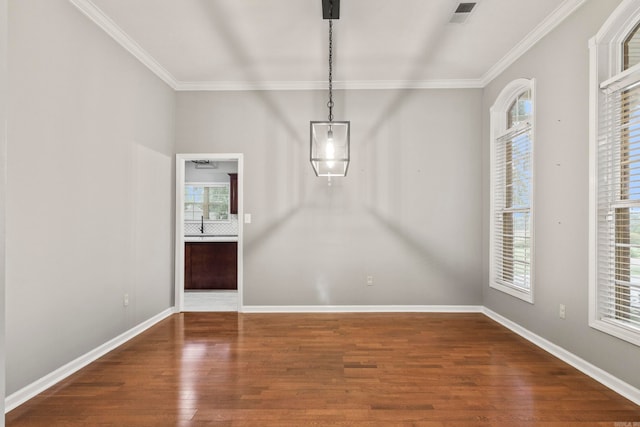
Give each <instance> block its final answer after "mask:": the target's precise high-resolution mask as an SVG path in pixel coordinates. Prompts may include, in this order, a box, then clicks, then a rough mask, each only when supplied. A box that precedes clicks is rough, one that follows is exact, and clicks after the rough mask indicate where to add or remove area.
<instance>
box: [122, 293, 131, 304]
mask: <svg viewBox="0 0 640 427" xmlns="http://www.w3.org/2000/svg"><path fill="white" fill-rule="evenodd" d="M122 305H124V306H125V307H126V306H128V305H129V294H124V297H123V298H122Z"/></svg>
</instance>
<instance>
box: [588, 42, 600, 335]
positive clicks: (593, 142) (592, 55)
mask: <svg viewBox="0 0 640 427" xmlns="http://www.w3.org/2000/svg"><path fill="white" fill-rule="evenodd" d="M599 87H600V84H599V83H598V44H597V42H596V38H595V37H593V38H592V39H591V40H589V229H588V231H589V280H588V285H589V310H588V311H589V326H593V321H594V319H597V317H598V282H597V277H598V276H597V274H598V268H597V261H598V250H597V247H598V237H597V236H598V206H597V205H598V201H597V200H598V180H597V174H598V160H597V153H598V136H597V134H598V121H599V114H598V105H599V102H598V98H599V96H600V93H599V92H600V91H599Z"/></svg>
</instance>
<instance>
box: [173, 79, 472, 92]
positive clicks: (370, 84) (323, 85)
mask: <svg viewBox="0 0 640 427" xmlns="http://www.w3.org/2000/svg"><path fill="white" fill-rule="evenodd" d="M482 87H483V84H482V82H481V81H480V80H479V79H457V80H456V79H451V80H448V79H441V80H367V81H335V82H333V88H334V89H338V90H386V89H481V88H482ZM175 89H176V90H178V91H256V90H267V91H269V90H327V82H320V81H272V82H241V81H239V82H178V83H177V85H176V87H175Z"/></svg>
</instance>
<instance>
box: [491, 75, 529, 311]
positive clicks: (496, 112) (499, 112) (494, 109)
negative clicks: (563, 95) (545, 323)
mask: <svg viewBox="0 0 640 427" xmlns="http://www.w3.org/2000/svg"><path fill="white" fill-rule="evenodd" d="M535 87H536V80H535V79H516V80H513V81H512V82H510V83H509V84H507V85H506V86H505V87H504V89H502V91H501V92H500V94H499V95H498V97H497V98H496V101H495V102H494V103H493V105H492V106H491V109H490V118H489V120H490V124H489V126H490V129H489V138H490V144H489V145H490V148H489V153H490V154H489V156H490V157H489V159H490V163H491V167H490V177H489V181H490V184H489V185H490V189H489V191H490V197H489V201H490V212H489V215H490V217H489V287H490V288H491V289H496V290H499V291H501V292H504V293H506V294H508V295H511V296H512V297H515V298H519V299H521V300H523V301H526V302H528V303H530V304H533V303H534V288H535V268H534V267H535V197H536V193H535V177H536V161H535V145H536V143H535V140H536V136H535V130H536V127H535V123H536V110H537V108H536V90H535ZM528 90H530V91H531V105H532V106H533V111H532V113H531V130H530V132H531V174H532V177H533V178H532V180H531V201H530V206H529V215H530V227H531V249H530V254H531V256H530V273H529V274H530V278H529V284H530V287H529V289H521V288H516V287H513V286H508V285H506V284H503V283H500V282H499V281H498V280H496V278H495V277H494V272H495V257H494V254H495V241H494V236H495V224H494V217H495V203H494V188H495V179H496V178H495V168H494V163H495V162H494V158H495V142H496V140H497V139H498V138H500V137H501V136H502V135H503V134H504V132H505V128H506V126H507V120H506V116H507V110H508V108H509V107H510V106H511V104H512V103H513V101H514V100H515V99H516V98H517V97H518V96H519V95H520V94H522V93H524V92H526V91H528Z"/></svg>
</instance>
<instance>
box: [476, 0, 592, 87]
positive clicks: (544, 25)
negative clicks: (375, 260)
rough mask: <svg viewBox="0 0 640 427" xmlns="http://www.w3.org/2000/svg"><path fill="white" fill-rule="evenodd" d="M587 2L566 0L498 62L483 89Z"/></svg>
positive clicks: (483, 82)
mask: <svg viewBox="0 0 640 427" xmlns="http://www.w3.org/2000/svg"><path fill="white" fill-rule="evenodd" d="M585 2H586V0H565V1H564V2H563V3H562V4H561V5H560V6H558V7H557V8H556V9H555V10H554V11H553V12H551V14H550V15H549V16H547V17H546V18H545V19H544V21H542V22H541V23H540V24H538V25H537V26H536V27H535V28H534V29H533V30H532V31H531V32H530V33H529V34H527V36H526V37H525V38H524V39H522V40H521V41H520V42H519V43H518V44H517V45H515V46H514V47H513V49H511V50H510V51H509V52H508V53H507V54H506V55H505V56H504V57H502V59H501V60H500V61H498V62H497V63H496V64H495V65H494V66H493V67H491V68H490V69H489V71H487V72H486V73H485V74H484V75H483V76H482V78H481V79H480V82H481V84H482V87H485V86H486V85H488V84H489V83H491V81H492V80H493V79H495V78H496V77H498V76H499V75H500V74H502V73H503V72H504V71H505V70H506V69H507V68H508V67H509V66H511V65H512V64H513V63H514V62H515V61H516V60H517V59H518V58H520V57H521V56H522V55H524V54H525V53H526V52H527V51H528V50H529V49H531V48H532V47H533V46H534V45H535V44H536V43H538V42H539V41H540V40H541V39H542V38H543V37H544V36H546V35H547V34H549V33H550V32H551V31H552V30H553V29H554V28H556V27H557V26H558V25H560V23H562V21H564V20H565V19H567V18H568V17H569V16H570V15H571V14H572V13H573V12H575V11H576V10H577V9H578V8H579V7H580V6H582V5H583V4H584V3H585Z"/></svg>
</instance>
